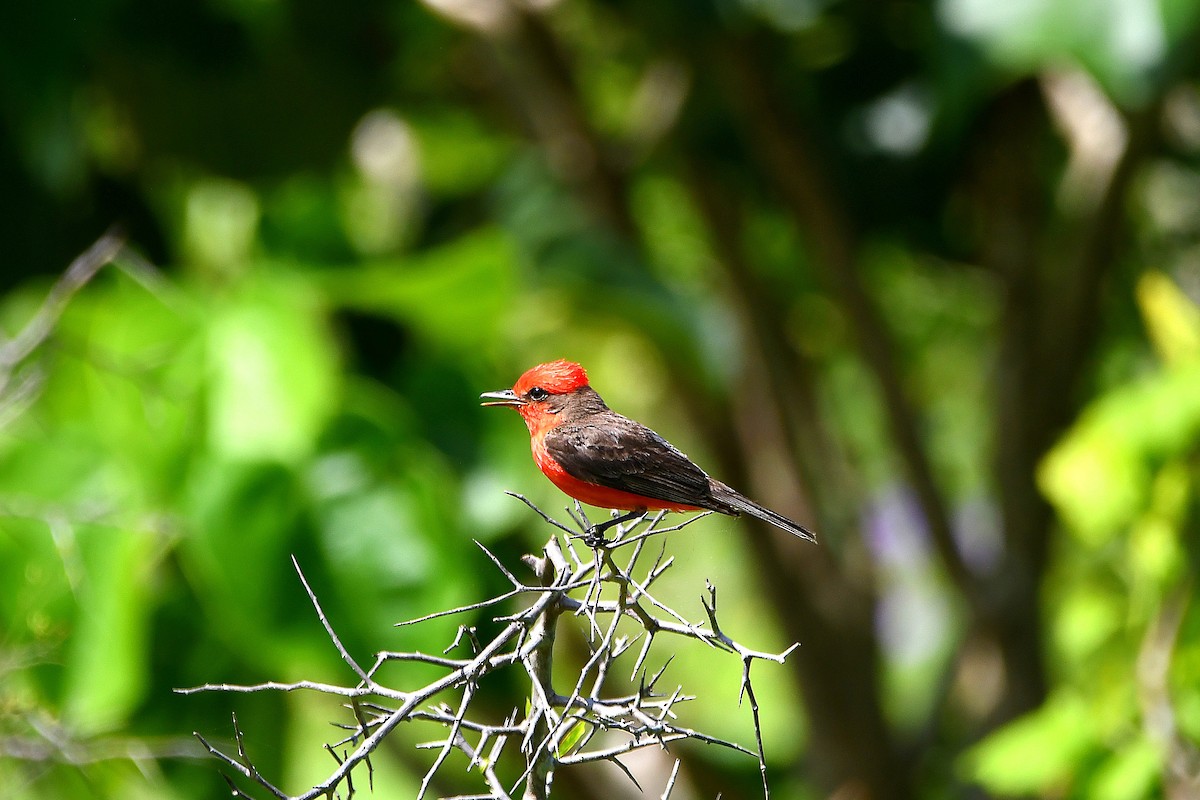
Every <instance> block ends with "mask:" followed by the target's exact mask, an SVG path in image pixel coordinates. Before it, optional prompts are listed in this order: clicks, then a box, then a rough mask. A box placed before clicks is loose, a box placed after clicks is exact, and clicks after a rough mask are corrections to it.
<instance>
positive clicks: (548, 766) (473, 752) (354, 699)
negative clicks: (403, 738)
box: [178, 495, 797, 800]
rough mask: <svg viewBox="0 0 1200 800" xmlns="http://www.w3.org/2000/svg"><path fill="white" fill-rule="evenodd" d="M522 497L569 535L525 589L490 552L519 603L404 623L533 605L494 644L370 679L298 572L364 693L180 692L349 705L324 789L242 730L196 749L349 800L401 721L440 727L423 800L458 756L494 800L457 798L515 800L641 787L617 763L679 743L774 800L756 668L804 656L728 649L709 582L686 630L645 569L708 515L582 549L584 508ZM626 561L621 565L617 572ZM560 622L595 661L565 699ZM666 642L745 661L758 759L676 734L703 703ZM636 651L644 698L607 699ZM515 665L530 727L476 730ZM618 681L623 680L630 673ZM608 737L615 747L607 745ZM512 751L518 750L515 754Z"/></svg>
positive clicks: (617, 527) (278, 794) (374, 671)
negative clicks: (397, 675)
mask: <svg viewBox="0 0 1200 800" xmlns="http://www.w3.org/2000/svg"><path fill="white" fill-rule="evenodd" d="M514 496H515V497H517V498H518V499H519V500H521V501H523V502H525V503H526V504H527V505H529V506H530V508H532V509H533V510H534V511H535V512H536V513H537V514H539V515H540V516H541V517H542V519H543V520H545V521H546V522H547V524H549V525H551V526H553V527H554V528H555V529H556V531H558V532H561V533H562V534H565V535H560V534H559V533H558V532H556V533H555V534H553V535H552V536H551V537H550V539H549V540H548V541H547V543H546V545H545V546H544V548H543V550H542V554H541V555H540V556H526V557H525V558H524V561H525V563H526V564H527V565H528V566H529V567H530V568H531V569H532V570H533V572H534V574H535V575H536V576H537V581H536V582H532V583H525V582H522V581H521V580H519V579H517V578H516V577H515V576H514V575H513V574H512V572H510V571H509V570H508V569H507V568H506V567H505V566H504V565H503V564H502V563H501V562H500V560H499V559H497V558H496V556H495V555H493V554H492V553H491V552H490V551H489V550H487V548H485V547H483V545H480V549H482V550H483V552H484V554H485V555H486V556H487V558H488V559H489V560H490V561H491V562H492V564H493V565H494V566H495V567H496V568H497V569H499V570H500V572H501V573H502V574H503V575H504V576H505V578H506V579H507V580H508V581H509V583H510V584H511V585H512V588H511V589H510V590H509V591H506V592H503V593H502V594H499V595H497V596H496V597H493V598H490V599H488V600H484V601H481V602H478V603H472V604H470V605H465V606H461V607H458V608H454V609H450V610H448V611H441V612H436V613H434V614H428V615H426V616H423V617H419V618H417V619H415V620H411V621H409V622H405V623H401V624H402V625H411V624H416V623H418V622H423V621H427V620H430V619H435V618H438V617H442V616H446V615H449V614H467V613H473V612H479V611H482V610H484V609H488V608H492V607H495V606H496V605H498V604H500V603H503V602H506V601H508V600H512V599H516V598H518V597H527V598H529V599H530V601H531V602H530V603H529V605H527V606H526V607H525V608H523V609H522V610H520V611H517V612H516V613H514V614H511V615H507V616H497V617H494V618H493V621H494V622H499V623H504V627H503V629H502V630H501V631H500V633H499V634H497V635H495V636H494V637H492V638H491V639H490V640H488V641H481V640H480V639H478V638H477V637H476V632H475V629H474V628H473V627H472V626H470V625H467V624H464V625H461V626H459V629H458V634H457V636H456V637H455V639H454V641H453V642H452V644H451V646H450V647H449V648H447V649H446V651H445V653H444V654H443V655H442V656H436V655H427V654H424V653H420V652H395V651H383V652H380V653H378V654H377V655H376V656H375V660H374V662H373V664H372V665H371V667H370V668H369V669H363V667H361V666H360V665H359V662H358V661H356V660H355V659H354V657H353V656H351V655H350V653H349V652H348V651H347V650H346V648H345V647H344V646H343V645H342V643H341V640H340V638H339V637H338V635H337V633H336V631H335V630H334V627H333V625H332V623H331V622H330V621H329V619H328V618H327V617H326V615H325V613H324V611H323V610H322V608H321V604H320V602H319V601H318V599H317V596H316V593H315V592H314V591H313V589H312V588H311V586H310V585H309V583H308V581H307V580H306V579H305V577H304V574H303V572H301V571H300V567H299V564H296V571H297V573H298V574H299V576H300V580H301V582H302V583H303V585H304V588H305V591H306V592H307V594H308V596H309V599H310V601H311V602H312V604H313V607H314V608H315V609H316V612H317V616H318V617H319V619H320V621H321V624H322V626H323V627H324V629H325V633H326V635H327V636H328V637H329V639H330V641H331V642H332V643H333V645H334V647H335V648H336V650H337V651H338V654H339V656H340V657H341V658H342V660H343V661H344V662H345V663H346V664H347V665H349V666H350V668H351V669H352V670H353V672H354V673H355V675H356V676H357V678H358V683H357V684H355V685H353V686H338V685H333V684H328V683H319V682H315V681H298V682H294V683H279V682H268V683H259V684H254V685H235V684H224V683H212V684H205V685H203V686H198V687H194V688H190V689H180V690H178V691H179V692H180V693H183V694H191V693H195V692H202V691H221V692H261V691H285V692H291V691H298V690H304V691H313V692H318V693H321V694H326V695H331V696H335V697H342V698H346V700H347V702H346V704H345V707H346V708H347V709H348V710H349V711H350V712H351V715H352V719H351V720H349V721H346V722H340V723H337V727H338V728H340V729H341V730H342V731H343V732H344V736H343V738H342V739H341V740H340V741H337V742H332V743H330V744H328V745H326V750H327V751H328V752H329V753H330V755H332V756H333V759H334V762H335V766H334V769H333V770H332V771H331V772H330V774H329V775H328V776H327V777H326V779H325V780H324V781H322V782H321V783H320V784H318V785H316V786H313V787H311V788H310V789H308V790H306V791H304V792H302V793H300V794H297V795H289V794H287V793H285V792H284V791H282V790H281V789H279V788H277V787H276V786H275V785H274V784H272V783H271V782H270V781H269V780H268V779H267V778H266V777H264V776H263V775H262V774H261V773H260V772H259V771H258V769H257V768H256V767H255V765H254V761H253V758H252V756H251V755H249V754H248V753H247V749H246V745H245V740H244V737H243V733H242V730H241V728H240V727H239V726H238V724H237V721H236V718H235V719H234V742H235V746H234V748H233V749H232V751H230V750H223V749H221V748H219V747H217V746H215V745H213V744H211V743H210V742H209V741H208V740H207V739H205V738H203V737H202V736H200V735H199V734H196V736H197V738H198V739H199V740H200V742H201V743H202V744H203V745H204V747H205V748H206V749H207V750H208V751H209V753H211V754H212V755H213V756H214V757H216V758H217V759H219V760H220V761H222V762H223V763H224V764H225V765H226V766H228V767H230V768H232V769H233V770H235V771H236V772H237V773H239V774H240V775H241V776H242V778H243V779H245V780H246V781H249V782H250V783H253V784H255V785H257V786H258V787H259V789H260V790H265V792H267V793H269V795H270V796H272V797H275V798H279V800H315V798H318V797H345V798H350V797H352V796H353V795H354V793H355V785H354V783H353V782H352V781H353V774H354V771H355V770H356V769H357V768H358V767H359V766H363V765H365V767H366V770H367V775H368V778H369V779H371V778H372V777H373V773H372V768H371V762H370V758H371V756H372V754H373V753H374V752H375V750H376V749H377V748H378V747H379V745H380V743H381V742H382V741H383V740H384V739H385V738H386V737H387V736H388V735H389V734H390V733H391V732H392V731H393V730H395V728H396V727H397V726H398V725H399V724H400V723H401V722H410V721H411V722H426V723H433V724H435V725H438V726H440V727H442V728H444V729H445V730H446V734H445V736H444V737H442V738H439V739H437V740H436V741H432V742H428V743H426V744H423V745H418V747H419V748H420V749H431V750H435V751H436V756H435V757H434V759H433V761H432V762H431V764H430V766H429V768H428V770H427V771H426V773H425V775H424V777H423V779H422V783H421V789H420V791H419V793H418V798H420V797H424V796H425V795H426V794H427V792H428V790H429V788H430V786H431V785H432V783H433V780H434V778H435V777H436V776H437V775H438V774H439V772H441V771H442V770H443V768H444V767H445V765H446V763H447V759H448V757H449V755H450V754H451V753H453V752H454V751H458V752H461V753H463V754H464V755H465V756H466V757H467V759H468V764H467V771H468V772H470V771H472V770H475V771H478V772H479V773H480V775H481V777H482V779H483V780H482V782H483V783H484V785H485V786H486V793H484V794H474V795H460V796H459V797H462V798H466V797H476V798H493V799H494V800H510V798H513V797H517V796H520V797H521V798H523V800H538V799H540V798H548V797H549V796H550V794H551V790H552V786H553V781H554V775H555V772H556V770H558V769H559V768H562V767H569V766H574V765H576V764H585V763H594V762H598V761H608V762H610V763H612V764H614V765H615V766H617V767H618V768H619V769H621V770H622V771H623V772H624V773H625V774H626V775H627V776H629V777H630V779H631V780H632V779H633V776H632V774H631V773H630V772H629V771H628V769H627V768H626V767H625V765H624V764H622V763H621V762H620V760H619V757H620V756H622V755H625V754H627V753H630V752H632V751H634V750H638V749H641V748H644V747H652V746H653V747H660V748H666V747H667V746H668V745H669V744H670V743H672V742H679V741H694V742H700V743H704V744H712V745H717V746H720V747H725V748H729V749H732V750H736V751H738V752H741V753H746V754H747V755H750V756H752V757H754V758H756V759H757V761H758V766H759V770H760V772H761V774H762V785H763V794H764V797H769V796H770V794H769V792H770V789H769V786H768V783H767V768H766V756H765V752H764V748H763V741H762V733H761V725H760V720H759V707H758V701H757V699H756V697H755V694H754V688H753V685H752V684H751V681H750V666H751V664H752V663H753V662H754V660H756V659H761V660H769V661H774V662H777V663H782V662H783V661H784V659H786V658H787V656H788V654H789V653H791V652H792V650H793V649H795V647H796V646H797V645H792V646H791V647H789V648H788V649H786V650H784V651H783V652H781V653H767V652H762V651H758V650H753V649H751V648H748V647H745V646H744V645H742V644H740V643H738V642H737V641H735V640H734V639H732V638H731V637H729V636H728V635H727V634H725V633H724V632H723V631H722V630H721V627H720V625H719V624H718V621H717V620H718V616H717V592H716V588H715V587H714V586H713V585H712V584H711V583H709V584H708V587H707V592H708V596H707V598H705V599H703V601H702V604H703V608H704V613H705V617H706V618H705V620H703V621H700V622H692V621H689V620H688V619H687V617H686V616H685V615H683V614H682V613H680V612H678V611H676V610H675V609H673V608H671V607H670V606H669V605H668V604H667V603H665V602H663V600H661V599H660V598H657V597H655V596H654V595H653V594H652V593H651V589H652V587H653V586H654V584H655V582H656V581H657V580H658V578H659V577H661V576H662V575H663V573H664V572H666V570H668V569H669V568H670V567H671V566H672V564H673V563H674V562H673V560H672V559H669V558H665V552H664V550H665V547H660V548H658V549H657V555H655V556H654V557H653V561H652V562H649V561H648V563H646V564H643V563H642V560H643V556H644V555H645V554H646V553H648V552H650V553H653V552H655V548H652V547H651V548H648V547H646V545H647V543H648V542H649V540H650V539H651V538H652V537H655V536H662V535H665V534H667V533H670V532H674V531H678V530H680V529H681V528H683V527H686V526H687V525H690V524H691V523H693V522H694V521H695V520H696V519H698V518H699V517H692V518H690V519H688V520H686V521H684V522H682V523H679V524H672V525H664V524H662V523H663V518H664V515H663V514H659V515H657V516H655V517H653V518H647V517H645V516H643V517H641V518H637V519H630V520H628V521H622V522H618V523H615V524H614V525H613V526H612V527H611V528H610V530H611V531H614V533H612V535H611V538H609V539H606V540H604V541H599V540H597V539H596V538H595V537H591V538H587V537H585V535H584V534H585V533H586V532H588V531H591V530H594V528H593V526H592V523H591V522H590V521H589V520H588V519H587V516H586V514H585V513H584V511H583V509H582V508H581V507H579V506H578V505H576V506H575V507H574V508H573V509H568V514H569V515H570V516H571V518H572V520H573V522H574V524H575V526H576V527H571V526H568V525H565V524H563V523H561V522H558V521H557V520H555V519H553V518H551V517H550V516H549V515H547V514H545V513H544V512H543V511H541V509H539V508H537V506H535V505H534V504H533V503H531V502H530V501H528V500H527V499H525V498H524V497H521V496H520V495H514ZM700 516H703V515H700ZM618 554H620V556H621V563H618V562H617V560H616V559H617V556H618ZM626 556H627V557H626ZM564 617H565V618H568V619H570V618H577V617H582V618H583V620H586V625H587V630H586V632H585V633H586V639H587V641H588V646H589V648H590V653H589V655H588V658H587V660H586V662H585V663H584V664H582V665H581V666H580V667H579V668H578V671H577V672H576V673H575V677H574V679H573V683H572V685H571V686H570V688H569V691H567V692H566V693H560V692H558V691H557V690H556V689H555V687H554V682H553V679H552V672H553V670H552V667H553V658H554V641H555V636H556V633H557V630H558V627H559V624H560V620H561V619H562V618H564ZM628 626H632V628H633V629H634V630H635V631H636V633H635V634H634V635H626V634H625V633H623V632H622V631H623V630H626V629H628ZM659 634H669V635H672V636H681V637H685V638H689V639H693V640H695V641H698V642H701V643H704V644H707V645H709V646H710V647H713V648H714V649H719V650H723V651H726V652H729V653H733V654H736V655H737V656H738V657H739V658H740V659H741V661H742V679H741V687H740V695H741V697H743V698H749V700H750V707H751V712H752V715H753V722H754V728H755V743H756V749H754V750H751V749H749V748H747V747H744V746H742V745H740V744H738V743H736V742H733V741H729V740H727V739H724V738H721V737H719V736H714V735H711V734H708V733H703V732H701V731H697V730H694V729H692V728H689V727H686V726H684V725H681V724H679V723H678V722H677V716H676V706H677V705H678V704H679V703H683V702H686V701H689V700H692V699H694V698H693V697H692V696H689V695H688V694H686V693H685V692H684V691H683V687H682V686H676V687H675V688H674V689H672V690H670V691H662V690H659V689H658V688H657V687H658V685H659V683H660V679H661V678H662V677H663V674H664V672H665V671H666V668H667V665H669V664H670V662H671V657H668V658H667V659H666V662H665V663H664V664H663V665H662V666H661V668H659V669H658V670H657V671H654V672H653V673H652V674H650V673H648V672H647V670H646V663H647V661H648V657H649V654H650V650H651V646H652V645H653V643H654V642H655V641H656V637H657V636H658V635H659ZM638 640H641V644H640V646H638V647H634V645H635V644H636V643H637V642H638ZM461 645H467V646H468V647H469V648H470V657H469V658H462V657H458V658H455V657H450V656H448V655H446V654H448V653H450V652H451V651H452V650H454V649H457V648H459V647H460V646H461ZM630 652H633V653H635V656H634V657H633V658H634V663H633V668H632V670H631V671H630V672H629V673H628V674H629V680H630V682H632V683H633V684H634V686H635V689H634V691H632V692H630V691H628V690H626V691H625V692H624V693H617V692H614V691H611V690H610V689H609V684H610V682H611V676H612V675H614V674H617V673H614V671H613V667H614V664H615V662H616V661H617V660H618V659H620V658H622V657H624V656H625V655H626V654H627V653H630ZM390 661H408V662H418V663H423V664H428V665H431V666H433V667H437V668H440V669H441V670H444V674H443V675H442V676H441V677H440V678H438V679H436V680H434V681H432V682H429V683H427V684H425V685H424V686H420V687H417V688H414V689H405V690H400V689H396V688H392V687H389V686H385V685H384V684H382V683H380V682H379V680H378V677H377V675H378V673H379V670H380V667H381V666H382V665H383V664H385V663H388V662H390ZM514 665H520V667H521V668H522V669H523V670H524V671H525V673H526V675H527V677H528V679H529V695H528V698H527V710H526V711H525V713H524V715H523V717H522V715H520V714H519V713H518V712H517V711H515V710H514V711H513V712H512V713H511V714H509V715H508V716H507V717H506V718H505V719H504V720H503V721H501V722H499V723H496V722H489V721H485V720H483V719H480V718H479V717H478V716H477V714H478V713H479V712H477V711H476V708H477V704H475V702H474V701H475V700H476V699H477V697H478V695H479V692H480V682H481V680H482V679H483V678H485V677H486V676H488V675H490V674H492V673H494V672H497V671H499V670H502V669H505V668H507V667H512V666H514ZM620 674H622V675H624V674H625V668H624V667H623V668H621V671H620ZM564 688H565V687H564ZM444 692H455V693H456V698H457V699H456V700H455V701H453V702H450V703H447V702H445V701H437V700H436V698H437V697H438V695H441V694H442V693H444ZM600 733H603V734H605V735H604V736H602V737H599V738H597V734H600ZM594 741H595V742H596V743H595V744H593V742H594ZM513 747H516V748H517V749H518V750H519V755H518V753H515V752H514V751H513ZM502 756H508V757H509V758H510V760H512V761H513V762H514V765H513V766H512V767H509V768H503V769H502V763H501V757H502ZM678 771H679V766H678V762H677V763H676V767H675V769H674V770H673V771H672V773H671V778H670V780H669V781H668V783H667V785H666V786H665V787H664V789H663V793H662V797H668V796H669V795H670V793H671V791H672V788H673V787H674V786H675V783H676V781H677V779H678ZM504 773H507V774H509V777H508V778H507V780H506V779H505V778H503V777H502V775H503V774H504ZM514 776H515V777H514ZM227 781H229V782H230V785H231V788H232V790H233V792H234V795H235V796H236V797H240V798H249V797H250V795H249V794H247V793H246V790H245V789H241V788H238V787H237V786H235V785H234V784H233V781H232V780H231V779H229V778H227ZM634 783H635V784H636V781H634ZM639 788H640V787H639Z"/></svg>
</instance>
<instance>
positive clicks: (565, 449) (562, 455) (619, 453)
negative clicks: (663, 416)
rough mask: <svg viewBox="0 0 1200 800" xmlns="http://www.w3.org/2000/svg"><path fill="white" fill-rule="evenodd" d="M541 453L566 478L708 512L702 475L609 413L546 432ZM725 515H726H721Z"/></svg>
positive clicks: (653, 436)
mask: <svg viewBox="0 0 1200 800" xmlns="http://www.w3.org/2000/svg"><path fill="white" fill-rule="evenodd" d="M544 446H545V448H546V452H547V453H549V454H550V456H551V457H552V458H554V460H555V461H557V462H558V463H559V464H560V465H562V468H563V469H564V470H566V471H567V474H569V475H571V476H572V477H574V478H578V479H579V480H582V481H587V482H588V483H594V484H598V485H600V486H605V487H608V488H610V489H620V490H621V491H623V492H630V493H632V494H637V495H641V496H642V497H650V498H653V499H655V500H663V501H666V502H669V503H680V504H682V505H690V506H697V507H699V508H713V509H714V510H723V509H721V508H718V506H719V505H722V504H716V505H714V502H715V501H714V499H713V497H712V490H711V488H710V485H709V479H708V475H707V474H705V472H704V470H702V469H700V468H699V467H697V466H696V465H695V464H693V463H692V462H691V461H690V460H688V457H687V456H685V455H684V454H683V453H681V452H679V450H677V449H676V448H675V447H674V446H673V445H672V444H671V443H670V442H668V441H667V440H666V439H664V438H662V437H661V436H659V435H658V434H657V433H655V432H654V431H652V430H650V429H649V428H647V427H646V426H645V425H642V424H640V423H637V422H634V421H633V420H631V419H629V418H628V417H623V416H621V415H620V414H617V413H616V412H612V411H606V412H603V413H600V414H593V415H589V416H588V417H587V418H586V419H584V420H580V421H578V422H567V423H564V424H562V425H559V426H558V427H556V428H553V429H551V430H550V431H549V432H548V433H547V434H546V438H545V441H544ZM726 513H728V512H726Z"/></svg>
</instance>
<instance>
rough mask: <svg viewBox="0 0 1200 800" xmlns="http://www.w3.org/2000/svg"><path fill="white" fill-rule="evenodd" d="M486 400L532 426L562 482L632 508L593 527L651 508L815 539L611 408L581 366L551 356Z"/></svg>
mask: <svg viewBox="0 0 1200 800" xmlns="http://www.w3.org/2000/svg"><path fill="white" fill-rule="evenodd" d="M480 399H481V400H483V401H485V402H484V403H483V405H485V406H512V407H513V408H515V409H517V411H518V412H520V414H521V417H522V418H524V420H525V425H526V426H527V427H528V428H529V437H530V446H531V448H532V450H533V460H534V462H536V463H537V466H538V468H539V469H540V470H541V471H542V473H543V474H545V476H546V477H547V478H549V479H550V480H551V482H553V483H554V485H555V486H557V487H558V488H559V489H562V490H563V491H564V492H566V493H567V494H568V495H570V496H571V497H574V498H575V499H576V500H579V501H581V502H584V503H587V504H588V505H593V506H599V507H601V508H612V509H618V510H622V511H629V512H631V513H630V514H627V515H625V516H623V517H619V518H616V519H613V520H610V521H608V522H606V523H603V524H602V525H597V526H596V527H595V528H594V529H593V531H592V532H591V533H592V535H595V536H602V534H603V530H604V529H606V528H608V527H609V526H611V525H612V524H615V523H617V522H620V521H622V520H625V519H631V518H633V517H635V516H637V515H640V514H644V513H646V512H647V511H649V510H658V509H666V510H668V511H701V510H708V511H717V512H720V513H722V514H729V515H730V516H734V517H737V516H741V515H742V514H749V515H750V516H752V517H755V518H757V519H761V520H763V521H764V522H769V523H771V524H772V525H774V526H776V527H778V528H782V529H783V530H785V531H787V532H788V533H790V534H792V535H794V536H799V537H800V538H802V539H807V540H809V541H810V542H815V541H816V537H814V536H813V534H812V533H811V532H810V531H809V530H808V529H806V528H805V527H804V526H803V525H799V524H797V523H795V522H793V521H792V520H790V519H788V518H787V517H785V516H783V515H782V514H778V513H776V512H774V511H772V510H771V509H769V508H765V507H763V506H760V505H759V504H758V503H756V502H754V501H753V500H751V499H749V498H748V497H746V496H744V495H742V494H739V493H738V492H736V491H734V490H733V489H731V488H729V487H728V486H726V485H725V484H723V483H721V482H720V481H718V480H715V479H713V478H710V477H709V476H708V474H707V473H705V472H704V470H702V469H700V467H698V466H696V465H695V464H693V463H692V462H691V460H690V459H689V458H688V457H687V456H685V455H684V454H683V453H681V452H679V450H678V449H676V448H675V447H674V446H673V445H672V444H670V443H669V442H668V441H667V440H666V439H664V438H662V437H661V436H659V435H658V434H657V433H655V432H654V431H652V430H650V429H649V428H647V427H646V426H645V425H642V424H641V423H638V422H634V421H633V420H631V419H629V418H628V417H623V416H621V415H620V414H618V413H617V412H615V411H612V410H610V409H609V407H608V406H607V405H605V403H604V401H603V400H602V399H600V395H598V394H597V393H596V391H595V390H594V389H593V388H592V387H591V386H589V385H588V377H587V373H586V372H585V371H584V369H583V367H581V366H579V365H578V364H575V363H573V362H571V361H551V362H549V363H547V364H539V365H538V366H536V367H534V368H532V369H530V370H529V371H528V372H526V373H525V374H524V375H522V376H521V377H520V379H518V380H517V382H516V384H514V385H513V388H511V389H505V390H503V391H499V392H485V393H484V394H482V395H480Z"/></svg>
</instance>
